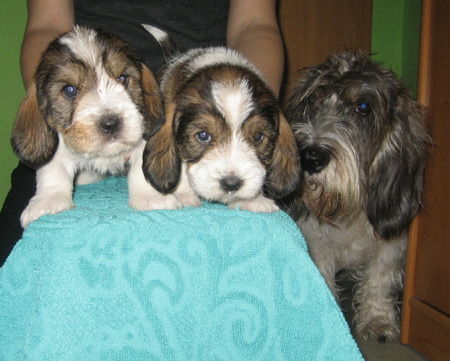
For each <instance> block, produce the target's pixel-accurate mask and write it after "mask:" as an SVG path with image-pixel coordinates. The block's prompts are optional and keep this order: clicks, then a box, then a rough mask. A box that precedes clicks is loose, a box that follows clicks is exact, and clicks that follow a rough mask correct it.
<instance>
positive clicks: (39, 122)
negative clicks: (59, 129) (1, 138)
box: [11, 82, 58, 168]
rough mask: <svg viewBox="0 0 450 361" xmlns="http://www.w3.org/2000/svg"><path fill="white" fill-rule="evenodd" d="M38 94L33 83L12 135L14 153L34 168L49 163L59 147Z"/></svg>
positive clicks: (23, 102)
mask: <svg viewBox="0 0 450 361" xmlns="http://www.w3.org/2000/svg"><path fill="white" fill-rule="evenodd" d="M36 93H37V92H36V84H35V83H34V82H33V83H32V84H31V85H30V86H29V88H28V91H27V93H26V95H25V99H24V100H23V101H22V103H21V104H20V107H19V111H18V112H17V116H16V120H15V122H14V125H13V130H12V134H11V145H12V148H13V151H14V153H15V154H16V155H17V156H18V157H19V158H20V160H21V161H22V162H23V163H25V164H26V165H28V166H30V167H32V168H39V167H40V166H42V165H44V164H45V163H47V162H48V161H49V160H50V159H51V158H52V157H53V155H54V154H55V152H56V148H57V147H58V136H57V134H56V132H55V131H54V130H53V129H51V128H50V127H49V125H48V124H47V122H46V120H45V118H44V115H43V114H42V111H41V109H40V108H39V104H38V100H37V94H36Z"/></svg>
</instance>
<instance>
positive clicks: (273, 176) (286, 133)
mask: <svg viewBox="0 0 450 361" xmlns="http://www.w3.org/2000/svg"><path fill="white" fill-rule="evenodd" d="M279 122H280V124H279V135H278V138H277V141H276V145H275V150H274V152H273V157H272V163H271V164H270V166H269V169H268V174H267V177H266V184H265V191H266V192H267V193H268V195H269V196H270V197H272V198H276V199H279V198H282V197H284V196H286V195H288V194H289V193H291V192H292V191H294V190H295V189H296V188H297V186H298V183H299V180H300V161H299V153H298V149H297V144H296V141H295V137H294V133H293V132H292V129H291V127H290V125H289V123H288V122H287V120H286V118H285V117H284V116H283V115H282V114H281V113H280V118H279Z"/></svg>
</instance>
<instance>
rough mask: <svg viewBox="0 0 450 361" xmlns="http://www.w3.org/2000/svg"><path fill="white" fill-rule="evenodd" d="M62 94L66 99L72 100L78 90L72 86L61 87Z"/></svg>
mask: <svg viewBox="0 0 450 361" xmlns="http://www.w3.org/2000/svg"><path fill="white" fill-rule="evenodd" d="M63 93H64V95H65V96H66V97H68V98H74V97H76V95H77V93H78V89H77V88H76V87H75V86H73V85H66V86H65V87H63Z"/></svg>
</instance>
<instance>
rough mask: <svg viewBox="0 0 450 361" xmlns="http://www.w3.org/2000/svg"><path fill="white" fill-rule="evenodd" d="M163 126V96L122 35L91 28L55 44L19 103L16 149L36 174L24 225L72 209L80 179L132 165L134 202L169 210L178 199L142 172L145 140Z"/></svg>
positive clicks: (85, 180) (137, 205) (76, 30)
mask: <svg viewBox="0 0 450 361" xmlns="http://www.w3.org/2000/svg"><path fill="white" fill-rule="evenodd" d="M163 121H164V113H163V107H162V99H161V94H160V91H159V88H158V86H157V83H156V81H155V79H154V77H153V75H152V73H151V72H150V70H149V69H148V68H147V67H146V66H145V65H144V64H143V63H141V62H140V61H139V60H138V58H137V57H136V55H135V54H134V51H133V50H132V49H131V48H130V47H129V46H128V45H127V44H126V43H124V42H123V41H122V40H120V39H119V38H117V37H115V36H112V35H109V34H106V33H104V32H100V31H96V30H93V29H90V28H85V27H74V29H73V30H72V31H70V32H68V33H66V34H64V35H62V36H60V37H59V38H57V39H56V40H54V41H53V42H52V43H51V44H50V45H49V47H48V49H47V50H46V51H45V53H44V54H43V56H42V58H41V61H40V64H39V66H38V68H37V71H36V74H35V78H34V82H33V83H32V84H31V85H30V87H29V89H28V91H27V94H26V97H25V99H24V101H23V102H22V104H21V105H20V108H19V111H18V114H17V118H16V121H15V124H14V127H13V132H12V146H13V149H14V151H15V153H16V154H17V155H18V156H19V157H20V159H21V160H22V161H23V162H24V163H26V164H28V165H30V166H32V167H35V168H38V170H37V189H36V194H35V196H34V197H33V198H32V199H31V200H30V202H29V204H28V206H27V207H26V209H25V210H24V212H23V213H22V216H21V223H22V226H23V227H27V226H28V224H29V223H30V222H32V221H34V220H36V219H37V218H39V217H40V216H42V215H44V214H53V213H58V212H61V211H64V210H67V209H69V208H72V207H74V204H73V202H72V190H73V183H74V178H75V177H77V176H78V181H79V182H80V183H88V182H90V181H93V180H95V179H97V180H98V179H99V177H98V174H118V173H123V172H125V171H126V170H127V169H128V167H129V172H128V181H129V189H130V199H129V203H130V205H131V206H132V207H133V208H136V209H154V208H167V207H168V206H169V207H171V206H173V204H178V201H177V200H176V199H175V198H174V197H173V196H165V195H162V194H160V193H158V192H157V191H156V190H154V189H153V188H152V187H151V186H150V185H149V184H148V182H147V181H146V180H145V178H144V175H143V172H142V152H143V149H144V146H145V143H146V142H145V139H147V138H148V137H149V136H150V135H151V133H152V132H153V131H155V130H156V129H157V128H158V126H159V125H160V124H162V123H163Z"/></svg>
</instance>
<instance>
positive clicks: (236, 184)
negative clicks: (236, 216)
mask: <svg viewBox="0 0 450 361" xmlns="http://www.w3.org/2000/svg"><path fill="white" fill-rule="evenodd" d="M219 183H220V186H221V187H222V189H223V190H224V191H227V192H235V191H237V190H238V189H239V188H241V186H242V183H244V182H243V181H242V179H240V178H239V177H236V176H234V175H232V176H228V177H224V178H222V179H221V180H220V181H219Z"/></svg>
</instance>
